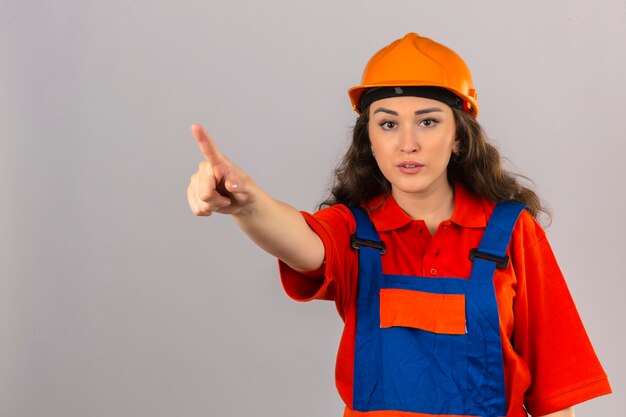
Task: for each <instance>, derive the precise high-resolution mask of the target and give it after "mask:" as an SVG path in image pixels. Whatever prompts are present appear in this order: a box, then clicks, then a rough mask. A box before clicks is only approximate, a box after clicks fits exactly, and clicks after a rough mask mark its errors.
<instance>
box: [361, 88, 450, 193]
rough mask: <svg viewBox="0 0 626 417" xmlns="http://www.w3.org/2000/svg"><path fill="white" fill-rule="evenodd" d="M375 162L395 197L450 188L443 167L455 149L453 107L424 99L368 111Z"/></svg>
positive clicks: (393, 101) (389, 102)
mask: <svg viewBox="0 0 626 417" xmlns="http://www.w3.org/2000/svg"><path fill="white" fill-rule="evenodd" d="M368 130H369V137H370V142H371V144H372V150H373V152H374V155H375V158H376V162H377V163H378V167H379V168H380V170H381V172H382V173H383V175H384V176H385V177H386V178H387V180H388V181H389V182H390V183H391V190H392V195H393V196H394V197H395V198H396V199H398V198H407V197H411V196H427V195H431V194H433V193H437V192H438V191H442V190H444V188H442V187H447V188H446V190H449V189H450V184H449V183H448V178H447V167H448V162H449V161H450V157H451V155H452V152H453V150H454V149H455V147H456V146H457V143H456V140H455V136H456V127H455V122H454V114H453V113H452V109H451V108H450V107H448V106H447V105H446V104H444V103H442V102H440V101H437V100H431V99H427V98H422V97H392V98H387V99H383V100H378V101H375V102H374V103H372V104H371V106H370V108H369V122H368Z"/></svg>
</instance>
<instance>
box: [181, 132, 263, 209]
mask: <svg viewBox="0 0 626 417" xmlns="http://www.w3.org/2000/svg"><path fill="white" fill-rule="evenodd" d="M191 131H192V132H193V135H194V136H195V137H196V140H197V141H198V146H199V147H200V150H201V151H202V154H203V155H204V158H205V161H202V162H201V163H200V166H199V167H198V172H196V173H195V174H193V175H192V176H191V181H190V183H189V187H187V199H188V200H189V207H190V208H191V211H192V212H193V213H194V214H195V215H196V216H210V215H211V214H213V212H217V213H223V214H237V213H239V212H241V211H242V210H243V209H244V208H245V207H247V206H249V205H251V204H252V203H254V201H255V199H256V194H257V193H256V186H255V184H254V182H253V181H252V179H251V178H250V177H248V175H247V174H246V173H245V172H243V171H242V170H241V169H239V168H238V167H237V166H236V165H235V164H233V163H232V162H231V161H230V160H229V159H228V158H226V157H225V156H224V155H222V153H221V152H220V151H219V149H217V146H215V143H213V140H211V138H210V137H209V135H208V134H207V133H206V131H205V130H204V129H203V128H202V126H200V125H193V126H192V127H191Z"/></svg>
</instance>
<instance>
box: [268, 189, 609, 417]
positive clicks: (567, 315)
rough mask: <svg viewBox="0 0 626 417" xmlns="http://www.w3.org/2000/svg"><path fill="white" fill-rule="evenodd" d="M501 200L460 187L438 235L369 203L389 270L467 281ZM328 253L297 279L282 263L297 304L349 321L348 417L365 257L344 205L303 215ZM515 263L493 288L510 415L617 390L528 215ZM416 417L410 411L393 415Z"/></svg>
mask: <svg viewBox="0 0 626 417" xmlns="http://www.w3.org/2000/svg"><path fill="white" fill-rule="evenodd" d="M494 206H495V204H494V203H493V202H490V201H487V200H484V199H480V198H478V197H476V196H474V195H473V194H471V193H470V192H469V191H468V190H467V189H465V188H464V187H462V186H459V185H457V186H455V209H454V213H453V214H452V217H451V218H450V219H449V220H446V221H444V222H442V223H441V224H440V225H439V227H438V228H437V231H436V232H435V234H434V235H433V236H431V235H430V232H429V231H428V228H427V227H426V224H425V223H424V221H422V220H414V219H412V218H411V217H409V216H408V215H407V214H406V213H405V212H404V211H403V210H402V209H401V208H400V207H399V206H398V204H397V203H396V202H395V200H394V199H393V198H392V197H389V198H387V199H382V198H377V199H374V200H372V201H371V202H369V203H368V204H366V205H365V208H366V209H368V211H369V215H370V218H371V220H372V222H373V223H374V227H375V228H376V230H377V231H378V233H379V235H380V238H381V239H382V240H383V241H384V242H385V244H386V245H387V253H386V254H385V255H384V256H382V267H383V273H385V274H401V275H413V276H424V277H432V278H433V279H437V278H438V277H461V278H469V276H470V271H471V268H472V263H471V261H470V260H469V252H470V250H471V249H472V248H475V247H478V244H479V242H480V240H481V238H482V235H483V232H484V230H485V227H486V226H487V221H488V219H489V217H490V216H491V212H492V211H493V208H494ZM302 215H303V216H304V218H305V220H306V221H307V223H308V224H309V226H310V227H311V228H312V229H313V230H314V231H315V232H316V233H317V234H318V235H319V237H320V238H321V239H322V242H323V243H324V248H325V251H326V259H325V263H324V265H323V267H322V268H320V270H319V271H314V272H311V273H308V274H306V275H305V274H300V273H298V272H296V271H294V270H292V269H291V268H289V267H288V266H287V265H285V264H283V263H282V262H281V263H280V273H281V278H282V282H283V286H284V288H285V291H286V292H287V294H288V295H289V296H290V297H292V298H293V299H295V300H298V301H308V300H311V299H327V300H334V301H335V303H336V306H337V310H338V312H339V315H340V316H341V318H342V319H343V320H344V322H345V327H344V332H343V335H342V338H341V342H340V345H339V352H338V355H337V366H336V383H337V389H338V391H339V394H340V396H341V398H342V399H343V401H344V402H345V404H346V405H347V411H346V415H357V414H358V415H362V414H360V413H355V414H351V413H352V412H351V410H350V409H351V406H352V384H353V379H354V378H353V377H354V341H355V331H356V327H355V323H356V305H357V283H358V256H357V251H355V250H353V249H351V247H350V236H351V235H352V234H354V232H355V230H356V223H355V221H354V218H353V217H352V214H351V212H350V210H349V209H348V208H347V207H345V206H343V205H336V206H332V207H328V208H326V209H323V210H321V211H319V212H317V213H315V214H313V215H311V214H309V213H306V212H303V213H302ZM507 255H509V256H510V257H511V263H510V265H509V267H508V268H507V269H503V270H502V269H497V270H496V273H495V276H494V285H495V289H496V297H497V301H498V309H499V313H500V334H501V335H502V347H503V358H504V374H505V383H506V393H507V416H508V417H518V416H526V415H527V414H526V411H525V410H524V408H525V409H527V410H528V412H529V413H531V414H532V415H543V414H548V413H551V412H554V411H558V410H561V409H563V408H567V407H570V406H572V405H575V404H578V403H580V402H583V401H586V400H588V399H591V398H594V397H597V396H599V395H603V394H608V393H610V392H611V388H610V386H609V382H608V379H607V376H606V374H605V372H604V370H603V369H602V366H601V365H600V363H599V361H598V359H597V357H596V355H595V353H594V350H593V347H592V345H591V343H590V341H589V338H588V337H587V334H586V332H585V329H584V327H583V324H582V322H581V320H580V317H579V315H578V312H577V310H576V307H575V305H574V302H573V301H572V297H571V295H570V293H569V290H568V288H567V285H566V283H565V280H564V278H563V275H562V273H561V271H560V269H559V266H558V264H557V262H556V260H555V258H554V255H553V253H552V249H551V248H550V245H549V243H548V241H547V239H546V236H545V233H544V231H543V230H542V229H541V227H540V226H539V225H538V224H537V222H536V221H535V219H534V218H533V217H532V216H531V215H530V214H529V213H528V212H526V211H524V212H523V213H522V215H521V216H520V218H519V220H518V221H517V224H516V225H515V228H514V230H513V236H512V238H511V243H510V245H509V248H508V250H507ZM396 415H397V416H398V417H399V416H404V415H406V416H416V414H412V413H402V414H394V416H396Z"/></svg>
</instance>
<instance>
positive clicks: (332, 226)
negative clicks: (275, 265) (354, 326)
mask: <svg viewBox="0 0 626 417" xmlns="http://www.w3.org/2000/svg"><path fill="white" fill-rule="evenodd" d="M301 214H302V216H303V217H304V220H305V221H306V222H307V224H308V225H309V227H310V228H311V229H312V230H313V231H314V232H315V233H316V234H317V235H318V236H319V237H320V239H321V240H322V243H323V244H324V264H323V265H322V268H320V269H319V270H318V271H312V272H310V273H300V272H298V271H295V270H293V269H292V268H290V267H289V266H288V265H286V264H285V263H283V262H281V261H279V271H280V277H281V281H282V284H283V288H284V289H285V292H286V293H287V295H288V296H289V297H291V298H292V299H294V300H296V301H309V300H313V299H323V300H334V301H335V302H337V304H338V308H339V309H340V314H341V313H342V311H341V307H340V305H341V304H342V303H341V300H342V299H343V298H346V297H349V293H350V287H351V286H350V282H352V280H351V279H350V278H351V277H354V276H356V274H357V267H358V265H357V263H358V260H357V256H356V253H355V251H353V250H351V249H350V236H351V235H352V234H353V233H354V231H355V230H356V223H355V221H354V218H353V216H352V213H351V212H350V210H349V209H348V208H347V207H346V206H344V205H335V206H331V207H328V208H325V209H323V210H320V211H318V212H317V213H315V214H310V213H307V212H301Z"/></svg>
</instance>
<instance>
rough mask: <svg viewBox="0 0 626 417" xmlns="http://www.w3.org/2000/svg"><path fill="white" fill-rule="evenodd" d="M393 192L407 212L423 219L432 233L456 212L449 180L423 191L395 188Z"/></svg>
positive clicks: (418, 218) (417, 218)
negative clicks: (412, 191) (404, 191)
mask: <svg viewBox="0 0 626 417" xmlns="http://www.w3.org/2000/svg"><path fill="white" fill-rule="evenodd" d="M391 194H392V196H393V198H394V199H395V200H396V202H397V203H398V205H399V206H400V208H402V210H404V212H405V213H407V214H408V215H409V216H411V217H412V218H413V219H416V220H423V221H424V222H425V223H426V226H427V227H428V229H429V230H430V233H431V234H434V232H435V230H437V227H438V226H439V223H441V222H442V221H444V220H447V219H449V218H450V217H451V216H452V213H453V212H454V190H453V188H452V186H451V185H450V184H449V183H447V182H446V183H445V185H442V186H440V187H436V188H434V189H432V190H425V191H424V192H421V193H403V192H401V191H397V190H396V189H393V190H392V192H391Z"/></svg>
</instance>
